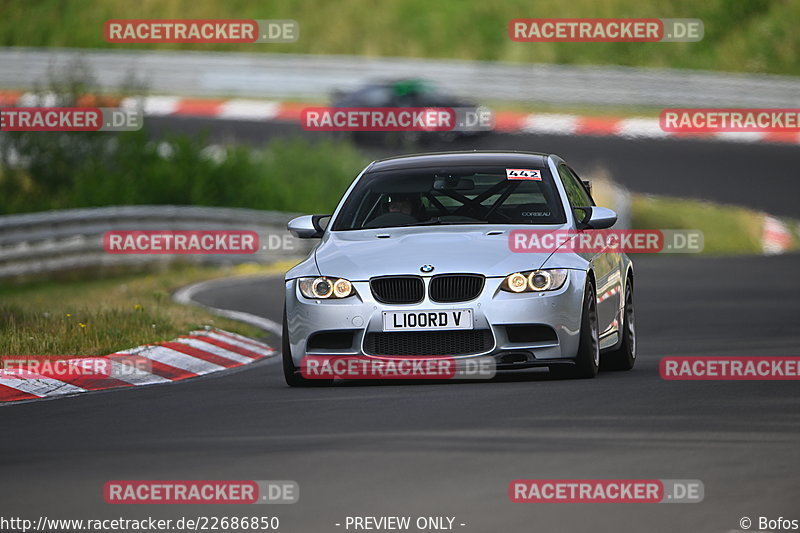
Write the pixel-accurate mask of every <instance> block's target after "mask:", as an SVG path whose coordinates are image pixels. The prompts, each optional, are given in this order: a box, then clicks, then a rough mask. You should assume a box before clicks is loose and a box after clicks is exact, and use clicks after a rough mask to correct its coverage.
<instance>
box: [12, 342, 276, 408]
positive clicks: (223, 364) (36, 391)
mask: <svg viewBox="0 0 800 533" xmlns="http://www.w3.org/2000/svg"><path fill="white" fill-rule="evenodd" d="M277 353H278V352H277V351H276V350H275V349H274V348H271V347H270V346H268V345H266V344H264V343H262V342H258V341H256V340H253V339H251V338H249V337H245V336H242V335H238V334H236V333H231V332H228V331H224V330H220V329H207V330H199V331H193V332H191V333H190V334H189V335H184V336H181V337H179V338H177V339H174V340H172V341H169V342H162V343H158V344H152V345H146V346H139V347H137V348H133V349H131V350H125V351H122V352H117V353H114V354H111V355H107V356H105V357H101V358H97V357H92V358H76V359H69V360H68V362H67V364H69V365H72V366H74V367H75V368H80V369H81V370H80V372H76V374H79V375H75V376H72V375H70V377H68V378H64V377H63V374H61V375H59V376H55V375H46V374H37V373H34V372H30V371H27V370H25V369H24V368H14V369H7V370H3V371H2V372H1V373H0V402H14V401H20V400H35V399H39V398H50V397H54V396H64V395H72V394H79V393H82V392H88V391H96V390H104V389H113V388H120V387H133V386H139V385H153V384H158V383H170V382H174V381H181V380H184V379H188V378H193V377H197V376H202V375H205V374H211V373H213V372H219V371H221V370H225V369H228V368H234V367H238V366H242V365H247V364H250V363H254V362H256V361H258V360H260V359H264V358H268V357H273V356H275V355H276V354H277ZM98 359H105V360H107V364H108V365H110V367H111V368H112V369H117V370H120V371H112V372H110V373H103V374H92V373H91V371H90V370H87V369H92V368H97V365H96V364H95V363H96V361H97V360H98ZM136 360H141V361H142V362H143V363H145V364H143V365H135V366H133V365H132V364H131V363H132V362H135V361H136ZM119 365H126V368H125V369H119ZM142 368H147V369H148V370H147V371H145V370H142Z"/></svg>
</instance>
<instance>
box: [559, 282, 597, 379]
mask: <svg viewBox="0 0 800 533" xmlns="http://www.w3.org/2000/svg"><path fill="white" fill-rule="evenodd" d="M599 368H600V333H599V327H598V324H597V298H596V297H595V292H594V286H593V285H592V283H591V282H589V281H588V280H587V281H586V289H585V290H584V291H583V308H582V313H581V332H580V342H579V343H578V353H577V355H576V357H575V364H574V365H570V366H566V365H564V366H561V365H553V366H551V367H550V374H551V375H552V376H554V377H557V378H572V379H575V378H593V377H595V376H596V375H597V371H598V370H599Z"/></svg>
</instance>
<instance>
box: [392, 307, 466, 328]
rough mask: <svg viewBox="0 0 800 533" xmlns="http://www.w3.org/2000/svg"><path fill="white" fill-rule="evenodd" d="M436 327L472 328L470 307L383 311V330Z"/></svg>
mask: <svg viewBox="0 0 800 533" xmlns="http://www.w3.org/2000/svg"><path fill="white" fill-rule="evenodd" d="M437 329H472V309H449V310H447V311H384V312H383V331H432V330H437Z"/></svg>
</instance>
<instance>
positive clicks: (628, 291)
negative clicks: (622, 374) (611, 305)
mask: <svg viewBox="0 0 800 533" xmlns="http://www.w3.org/2000/svg"><path fill="white" fill-rule="evenodd" d="M635 363H636V315H635V313H634V307H633V283H631V281H630V280H628V282H627V283H626V284H625V307H624V308H623V311H622V342H620V345H619V346H618V347H617V348H616V349H615V350H613V351H610V352H608V353H604V354H603V357H602V363H601V364H602V368H603V370H606V369H608V370H630V369H632V368H633V365H634V364H635Z"/></svg>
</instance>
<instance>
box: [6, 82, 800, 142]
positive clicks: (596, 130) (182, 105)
mask: <svg viewBox="0 0 800 533" xmlns="http://www.w3.org/2000/svg"><path fill="white" fill-rule="evenodd" d="M56 103H57V102H56V98H55V95H49V96H48V95H45V96H44V97H42V96H41V95H38V94H36V93H26V92H21V91H0V106H30V107H32V106H54V105H56ZM79 104H81V105H87V106H89V105H97V101H95V100H94V99H93V98H92V97H87V98H86V99H85V101H84V102H79ZM114 105H116V106H120V107H123V108H127V109H139V108H141V109H142V110H143V112H144V114H145V115H146V116H154V117H158V116H191V117H207V118H214V119H220V120H251V121H270V120H274V121H284V122H299V121H300V116H301V113H302V110H303V109H304V108H306V107H309V106H311V105H312V104H310V103H302V102H278V101H271V100H249V99H229V100H226V99H213V98H185V97H182V96H147V97H142V98H138V97H130V98H122V99H119V98H117V99H113V98H104V99H103V107H110V106H114ZM495 118H496V131H499V132H504V133H542V134H549V135H578V136H598V137H623V138H628V139H666V138H674V139H711V140H721V141H732V142H747V143H752V142H772V143H783V144H800V133H795V132H788V133H787V132H771V133H767V132H763V133H762V132H719V133H672V132H665V131H663V130H662V129H661V127H660V125H659V122H658V118H649V117H593V116H581V115H569V114H554V113H521V112H518V111H498V112H497V113H495Z"/></svg>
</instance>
